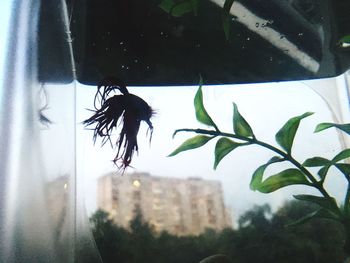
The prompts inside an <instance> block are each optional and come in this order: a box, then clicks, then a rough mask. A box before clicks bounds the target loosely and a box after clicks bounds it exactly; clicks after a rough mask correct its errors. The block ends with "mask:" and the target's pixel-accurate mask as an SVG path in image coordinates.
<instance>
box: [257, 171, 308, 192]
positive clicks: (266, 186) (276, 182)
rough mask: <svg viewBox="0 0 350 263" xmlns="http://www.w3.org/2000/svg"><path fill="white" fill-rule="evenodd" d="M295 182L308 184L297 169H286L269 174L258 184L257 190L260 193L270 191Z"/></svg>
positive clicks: (295, 183)
mask: <svg viewBox="0 0 350 263" xmlns="http://www.w3.org/2000/svg"><path fill="white" fill-rule="evenodd" d="M297 184H303V185H310V183H309V181H308V180H307V179H306V177H305V175H304V174H303V173H302V172H300V171H299V170H298V169H287V170H284V171H282V172H280V173H277V174H275V175H271V176H269V177H268V178H267V179H266V180H265V181H262V182H261V183H260V185H258V187H257V190H258V191H259V192H261V193H271V192H274V191H276V190H278V189H281V188H283V187H286V186H289V185H297Z"/></svg>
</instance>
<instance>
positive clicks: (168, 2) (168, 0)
mask: <svg viewBox="0 0 350 263" xmlns="http://www.w3.org/2000/svg"><path fill="white" fill-rule="evenodd" d="M174 4H175V3H174V1H173V0H163V1H162V2H161V3H160V4H159V5H158V6H159V7H160V8H161V9H163V11H165V12H167V13H169V12H170V10H171V9H172V7H173V6H174Z"/></svg>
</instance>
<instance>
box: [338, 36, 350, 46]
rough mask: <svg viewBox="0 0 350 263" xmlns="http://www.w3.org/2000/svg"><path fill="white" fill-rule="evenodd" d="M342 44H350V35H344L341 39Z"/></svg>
mask: <svg viewBox="0 0 350 263" xmlns="http://www.w3.org/2000/svg"><path fill="white" fill-rule="evenodd" d="M339 43H340V44H350V35H347V36H344V37H342V38H341V39H340V40H339Z"/></svg>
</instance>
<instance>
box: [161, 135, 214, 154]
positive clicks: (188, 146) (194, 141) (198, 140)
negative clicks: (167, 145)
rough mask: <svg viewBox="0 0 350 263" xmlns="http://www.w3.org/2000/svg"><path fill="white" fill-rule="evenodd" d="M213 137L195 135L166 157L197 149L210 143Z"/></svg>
mask: <svg viewBox="0 0 350 263" xmlns="http://www.w3.org/2000/svg"><path fill="white" fill-rule="evenodd" d="M212 138H213V137H209V136H205V135H197V136H195V137H193V138H190V139H187V140H186V141H185V142H184V143H183V144H181V145H180V146H179V147H178V148H177V149H176V150H175V151H173V152H172V153H171V154H169V155H168V157H171V156H174V155H176V154H178V153H180V152H183V151H188V150H192V149H196V148H199V147H201V146H203V145H204V144H206V143H207V142H208V141H210V140H211V139H212Z"/></svg>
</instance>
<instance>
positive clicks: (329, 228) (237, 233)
mask: <svg viewBox="0 0 350 263" xmlns="http://www.w3.org/2000/svg"><path fill="white" fill-rule="evenodd" d="M314 209H315V208H314V207H312V205H310V204H309V203H305V202H296V201H293V202H287V203H286V204H285V205H284V206H283V207H281V208H280V209H279V210H278V211H276V212H275V213H272V212H271V208H270V206H268V205H263V206H255V207H253V208H252V209H251V210H249V211H247V212H246V213H244V214H243V215H242V216H241V217H240V219H239V228H238V229H235V230H233V229H224V230H222V231H220V232H216V231H214V230H212V229H208V230H207V231H205V232H204V233H202V234H200V235H198V236H175V235H172V234H169V233H167V232H161V233H156V232H155V231H154V230H153V228H152V226H151V225H150V224H148V223H147V222H145V221H144V219H143V218H142V215H141V213H140V211H139V210H137V211H136V213H135V216H134V218H133V220H132V221H131V222H130V225H129V228H128V229H127V230H126V229H123V228H121V227H118V226H117V225H115V224H114V223H113V222H112V221H111V220H110V219H109V218H108V214H107V213H105V212H103V211H101V210H99V211H97V212H96V213H95V214H94V215H93V216H92V217H91V222H92V224H93V233H94V235H95V239H96V243H97V246H98V248H99V250H100V253H101V256H102V259H103V261H104V262H106V263H109V262H120V263H122V262H135V263H138V262H154V263H161V262H166V263H179V262H181V263H198V262H200V261H201V260H202V259H204V258H206V257H209V256H211V255H215V254H221V255H225V256H227V258H228V259H229V260H231V261H232V262H233V263H235V262H237V263H256V262H269V263H274V262H276V263H277V262H278V263H295V262H298V263H329V262H334V263H341V262H343V260H344V254H343V253H344V252H343V245H344V242H345V241H344V240H345V235H344V229H343V227H342V225H341V224H339V223H338V222H336V221H332V220H326V219H314V220H311V221H309V222H307V223H305V224H301V225H293V226H288V223H290V222H294V221H295V219H297V218H299V216H300V215H303V214H305V213H307V212H309V211H314Z"/></svg>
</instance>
